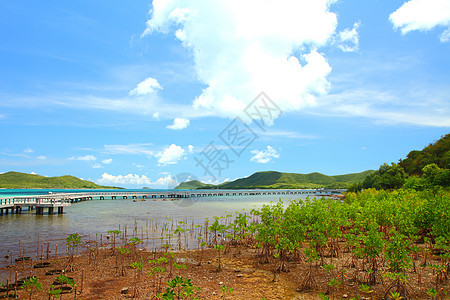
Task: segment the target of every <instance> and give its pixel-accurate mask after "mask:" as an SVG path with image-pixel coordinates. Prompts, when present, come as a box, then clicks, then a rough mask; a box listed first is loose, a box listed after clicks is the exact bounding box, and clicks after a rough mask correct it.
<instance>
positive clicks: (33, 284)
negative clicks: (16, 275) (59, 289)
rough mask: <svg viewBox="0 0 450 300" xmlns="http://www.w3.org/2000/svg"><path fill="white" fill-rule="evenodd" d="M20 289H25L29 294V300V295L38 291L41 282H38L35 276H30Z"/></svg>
mask: <svg viewBox="0 0 450 300" xmlns="http://www.w3.org/2000/svg"><path fill="white" fill-rule="evenodd" d="M21 288H22V289H26V290H27V292H28V293H29V295H30V298H29V299H30V300H31V295H32V294H33V292H35V291H36V292H39V291H40V290H41V288H42V283H40V282H39V280H38V278H37V277H36V276H33V277H31V278H30V279H28V280H26V281H25V282H24V283H23V285H22V287H21Z"/></svg>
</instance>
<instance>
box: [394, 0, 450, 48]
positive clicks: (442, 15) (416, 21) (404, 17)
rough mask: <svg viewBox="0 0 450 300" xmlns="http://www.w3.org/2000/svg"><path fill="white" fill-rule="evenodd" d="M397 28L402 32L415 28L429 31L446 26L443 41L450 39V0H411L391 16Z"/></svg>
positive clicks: (442, 35) (442, 36)
mask: <svg viewBox="0 0 450 300" xmlns="http://www.w3.org/2000/svg"><path fill="white" fill-rule="evenodd" d="M389 20H390V21H391V22H392V24H393V25H394V28H395V29H400V31H401V32H402V34H406V33H408V32H410V31H413V30H420V31H427V30H431V29H433V28H435V27H437V26H442V27H446V30H445V31H444V32H443V33H442V34H441V37H440V39H441V42H447V41H449V40H450V38H449V37H450V1H448V0H432V1H431V0H410V1H408V2H406V3H404V4H403V5H402V6H400V8H398V9H397V10H396V11H395V12H393V13H392V14H391V15H390V16H389Z"/></svg>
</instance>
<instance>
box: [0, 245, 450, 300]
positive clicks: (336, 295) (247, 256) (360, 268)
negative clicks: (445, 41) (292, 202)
mask: <svg viewBox="0 0 450 300" xmlns="http://www.w3.org/2000/svg"><path fill="white" fill-rule="evenodd" d="M226 252H227V253H222V265H223V270H222V271H220V272H218V271H217V267H218V253H217V251H216V250H214V249H211V248H209V249H205V250H204V251H203V253H202V251H200V250H192V251H175V252H174V256H173V257H172V256H171V255H167V254H166V255H164V254H163V252H158V253H152V252H149V251H145V250H132V251H131V253H130V254H127V255H124V256H123V257H122V256H121V255H119V254H116V255H113V253H112V250H111V249H101V250H98V254H97V257H95V256H94V255H93V253H95V251H94V252H91V254H90V255H89V254H88V253H83V254H79V255H77V256H76V257H75V258H74V263H73V267H74V270H73V271H71V270H70V269H66V268H67V266H68V265H69V258H68V257H58V258H51V259H48V260H43V262H49V263H50V266H48V267H44V268H33V265H34V264H35V263H36V262H34V263H32V262H31V261H25V262H17V263H15V265H14V266H12V267H11V266H10V267H9V268H7V269H5V270H3V271H2V272H9V273H10V276H11V281H12V282H14V278H15V277H16V273H17V278H19V279H20V278H21V277H24V276H30V275H32V276H36V277H37V278H38V279H39V282H40V283H42V289H41V291H38V292H34V293H33V294H32V299H49V296H48V290H49V288H50V286H51V285H52V283H53V281H54V280H55V278H56V277H57V276H58V275H56V274H53V275H46V274H45V273H46V272H48V271H49V270H62V269H66V272H65V274H66V275H67V276H69V277H72V278H73V280H74V282H75V286H74V289H72V290H71V291H70V292H69V293H67V294H62V295H61V296H60V299H127V298H133V297H135V298H139V299H157V298H156V295H157V293H158V292H161V291H164V290H165V289H166V288H167V284H166V281H167V280H168V279H172V278H174V277H175V276H181V277H183V278H185V279H186V278H189V279H191V282H192V284H193V285H194V286H197V287H200V291H199V292H198V293H196V296H197V297H198V298H199V299H246V300H250V299H264V298H265V299H320V298H319V296H318V295H319V293H327V292H328V296H329V297H330V298H332V299H351V298H352V297H357V296H359V297H361V298H362V299H364V298H365V299H383V296H384V294H385V291H386V289H387V288H388V286H389V284H390V282H389V280H388V279H386V278H382V277H381V276H378V275H377V282H378V283H377V284H376V285H375V286H373V287H372V291H373V292H372V293H370V294H363V293H362V292H360V291H359V287H360V284H361V283H363V282H364V281H365V280H366V278H367V272H366V271H365V270H364V269H365V268H367V267H365V266H364V263H363V260H361V259H359V260H357V261H356V266H355V267H350V266H346V265H348V264H349V262H350V254H349V253H341V254H340V257H339V258H331V257H330V258H326V259H325V263H327V264H330V263H332V264H334V265H335V266H336V269H335V270H333V271H332V272H331V273H329V272H327V271H326V270H324V269H323V268H322V267H321V266H320V264H317V265H313V267H312V269H311V270H312V273H313V276H314V279H315V282H316V285H315V286H314V287H313V288H312V289H311V290H308V291H298V289H299V288H300V287H301V286H302V283H303V281H304V279H305V278H306V275H307V273H308V270H309V269H310V268H309V265H308V263H306V262H304V261H303V260H302V259H301V257H300V258H295V259H294V257H290V258H289V260H288V264H287V266H288V272H280V273H279V274H278V275H276V276H275V273H274V272H273V270H274V269H275V268H276V267H277V264H278V262H277V261H275V260H273V261H272V262H269V263H264V264H263V263H261V259H260V258H259V257H258V253H259V250H258V249H254V248H250V247H245V246H242V245H241V246H236V247H235V246H231V247H229V249H228V250H227V251H226ZM158 257H166V258H168V260H169V262H167V263H164V264H160V266H161V267H164V268H166V272H165V273H164V274H162V275H161V276H162V277H161V280H160V281H161V285H160V287H159V288H158V286H159V284H158V281H159V280H158V279H159V278H157V277H155V276H152V275H150V274H149V272H151V269H152V267H155V266H156V264H154V263H153V264H151V263H149V262H148V261H149V260H152V259H157V258H158ZM116 260H117V263H116ZM137 261H142V262H143V264H142V265H143V267H142V270H141V271H137V270H136V269H133V268H131V267H130V264H131V263H132V262H137ZM200 261H201V262H202V263H201V264H199V262H200ZM422 262H423V259H422V258H421V257H419V259H418V261H417V262H416V265H417V272H410V273H408V274H407V275H408V276H409V280H408V282H409V283H408V286H407V289H408V292H409V294H410V297H409V298H410V299H431V298H430V297H429V296H427V294H426V292H427V290H428V289H429V288H432V287H433V288H435V287H436V284H435V282H436V276H435V274H433V270H432V269H430V268H429V267H421V266H419V264H421V263H422ZM428 262H431V263H437V261H430V260H428ZM122 263H123V266H124V268H123V270H124V271H125V274H122V267H121V265H122ZM173 263H178V264H180V265H185V266H186V268H185V269H181V270H177V269H176V268H175V267H173ZM116 265H117V267H116ZM170 266H172V267H170ZM343 270H345V272H342V271H343ZM379 270H380V271H381V270H383V271H385V270H387V267H386V266H383V265H382V264H380V269H379ZM330 277H335V278H338V279H339V280H341V281H342V282H343V283H342V284H341V285H340V287H339V288H336V289H334V290H330V289H329V288H328V285H327V282H328V280H329V278H330ZM274 279H275V280H274ZM222 287H225V288H232V289H233V291H232V292H228V293H226V292H224V291H223V290H222ZM15 289H16V293H17V294H18V295H19V296H20V298H21V299H28V298H29V294H28V293H27V291H26V290H23V289H21V288H19V287H16V288H15ZM75 290H76V292H75ZM438 290H439V291H441V294H442V295H443V292H448V291H449V281H448V280H445V281H444V282H442V283H439V285H438ZM7 293H8V294H14V288H13V287H12V286H11V291H9V292H6V291H2V292H0V298H1V297H4V296H5V297H6V295H7ZM443 299H449V298H445V297H443Z"/></svg>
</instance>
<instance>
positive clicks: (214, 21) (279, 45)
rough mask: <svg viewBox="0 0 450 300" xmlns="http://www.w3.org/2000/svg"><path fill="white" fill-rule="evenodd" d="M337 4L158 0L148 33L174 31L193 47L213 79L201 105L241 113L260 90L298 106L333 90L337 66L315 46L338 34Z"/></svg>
mask: <svg viewBox="0 0 450 300" xmlns="http://www.w3.org/2000/svg"><path fill="white" fill-rule="evenodd" d="M334 2H335V1H334V0H315V1H308V0H303V1H299V0H285V1H281V2H280V1H260V0H247V1H237V0H230V1H220V2H216V1H202V0H192V1H182V0H173V1H157V0H154V1H153V9H152V16H151V19H150V20H148V21H147V29H146V30H145V32H144V33H143V35H146V34H151V33H152V32H156V31H159V32H163V33H168V32H173V33H174V35H175V37H176V38H177V39H178V40H180V41H181V42H182V44H183V46H184V47H185V48H186V49H188V50H190V51H192V53H193V56H194V61H195V68H196V73H197V76H198V78H199V79H200V80H201V81H202V82H203V83H204V84H206V85H207V87H206V88H205V89H204V90H203V91H202V93H201V95H200V96H199V97H197V98H196V99H195V101H194V107H195V108H196V109H198V110H200V111H208V112H211V113H214V114H216V115H219V116H226V117H235V116H236V115H240V114H242V110H243V108H245V107H246V106H247V105H248V104H249V103H250V102H251V101H252V100H253V99H254V97H256V96H257V95H258V94H259V93H260V92H261V91H265V92H266V93H267V95H268V96H269V97H271V98H272V99H273V100H274V101H275V102H276V104H277V105H278V106H279V107H280V108H281V110H283V111H290V110H297V109H300V108H302V107H304V106H306V105H309V104H311V103H313V102H314V100H315V97H316V96H317V95H323V94H326V93H327V90H328V86H329V83H328V81H327V78H326V77H327V75H328V74H329V73H330V71H331V67H330V66H329V64H328V63H327V61H326V58H325V57H324V55H323V54H321V53H319V52H318V51H317V48H318V47H320V46H324V45H326V44H327V43H329V42H330V40H331V39H332V38H333V36H334V34H335V31H336V26H337V17H336V14H335V13H332V12H330V11H329V7H330V6H331V4H332V3H334ZM211 16H214V17H211Z"/></svg>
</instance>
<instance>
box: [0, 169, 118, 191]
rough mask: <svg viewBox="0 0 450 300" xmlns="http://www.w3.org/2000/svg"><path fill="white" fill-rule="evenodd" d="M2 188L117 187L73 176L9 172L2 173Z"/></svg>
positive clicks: (0, 177) (0, 180) (0, 184)
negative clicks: (47, 175) (46, 175)
mask: <svg viewBox="0 0 450 300" xmlns="http://www.w3.org/2000/svg"><path fill="white" fill-rule="evenodd" d="M0 188H7V189H36V188H42V189H113V188H114V189H115V188H116V187H110V186H101V185H97V184H95V183H93V182H91V181H86V180H81V179H79V178H76V177H73V176H69V175H66V176H59V177H45V176H40V175H33V174H25V173H19V172H8V173H4V174H0Z"/></svg>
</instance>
